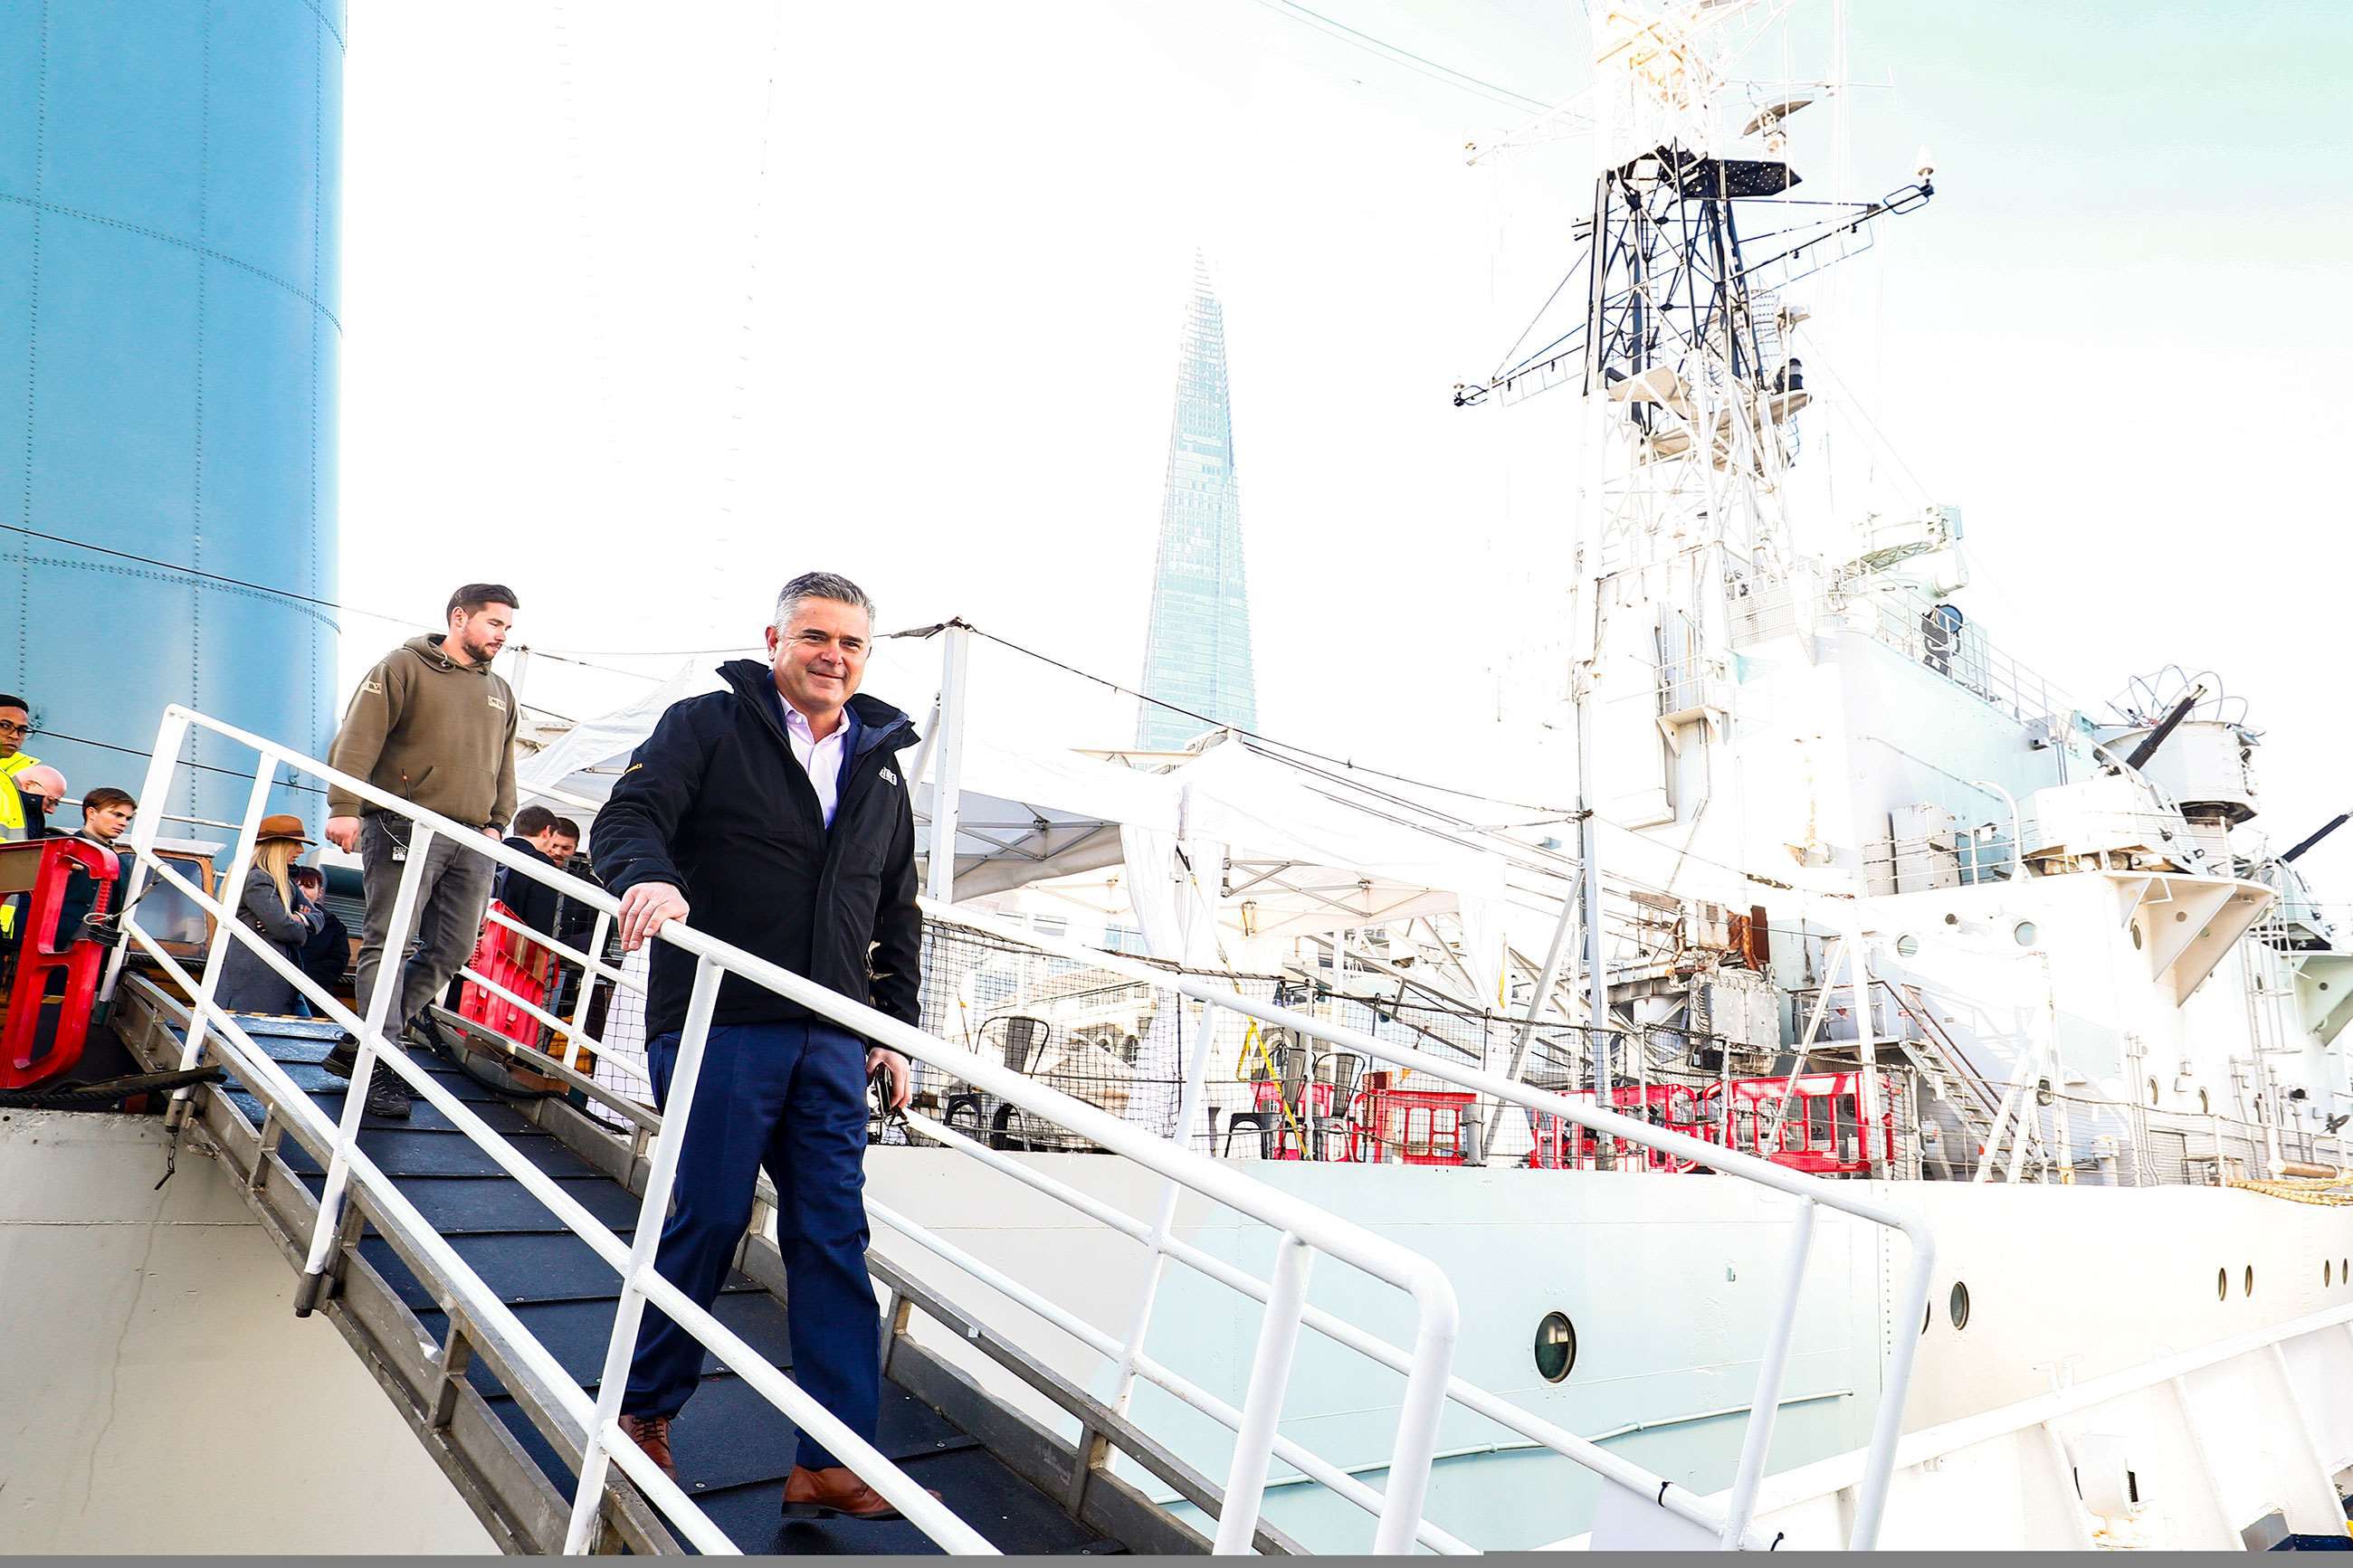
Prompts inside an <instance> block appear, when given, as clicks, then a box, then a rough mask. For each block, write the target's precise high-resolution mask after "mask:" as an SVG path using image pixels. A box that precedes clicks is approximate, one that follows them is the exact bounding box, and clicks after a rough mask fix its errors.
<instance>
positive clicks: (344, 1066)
mask: <svg viewBox="0 0 2353 1568" xmlns="http://www.w3.org/2000/svg"><path fill="white" fill-rule="evenodd" d="M319 1065H320V1066H321V1067H322V1068H326V1069H327V1071H329V1072H330V1073H332V1074H333V1075H334V1076H335V1077H337V1078H349V1077H351V1076H352V1069H353V1068H356V1067H358V1066H359V1065H360V1037H358V1036H357V1035H354V1034H353V1033H352V1032H351V1031H350V1030H349V1029H345V1030H344V1031H343V1034H342V1035H341V1036H340V1037H337V1038H336V1040H335V1048H334V1049H333V1050H332V1051H329V1052H328V1053H327V1055H326V1059H325V1060H323V1061H322V1062H321V1063H320V1064H319Z"/></svg>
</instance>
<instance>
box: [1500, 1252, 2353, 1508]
mask: <svg viewBox="0 0 2353 1568" xmlns="http://www.w3.org/2000/svg"><path fill="white" fill-rule="evenodd" d="M2226 1274H2227V1270H2226ZM2224 1283H2226V1284H2227V1283H2229V1281H2228V1280H2227V1279H2226V1280H2225V1281H2224ZM1966 1305H1967V1303H1966V1302H1965V1301H1963V1302H1960V1303H1958V1304H1957V1306H1956V1307H1955V1309H1954V1310H1955V1315H1956V1318H1958V1317H1959V1315H1960V1313H1961V1312H1962V1311H1964V1310H1966ZM2347 1331H2353V1307H2344V1306H2339V1307H2328V1308H2324V1309H2322V1310H2319V1311H2316V1312H2309V1313H2306V1314H2305V1315H2304V1316H2302V1317H2298V1318H2293V1319H2290V1320H2288V1321H2285V1322H2279V1323H2272V1324H2269V1325H2267V1326H2265V1327H2263V1328H2257V1329H2251V1330H2249V1331H2246V1332H2244V1333H2240V1334H2233V1335H2232V1336H2231V1337H2229V1338H2228V1339H2221V1340H2216V1341H2214V1342H2211V1343H2209V1344H2203V1345H2199V1346H2196V1347H2194V1348H2192V1349H2189V1350H2185V1351H2177V1352H2170V1353H2168V1354H2164V1355H2159V1356H2156V1357H2153V1358H2152V1359H2150V1360H2147V1361H2145V1362H2142V1363H2138V1364H2137V1365H2132V1366H2127V1367H2125V1368H2123V1369H2121V1370H2119V1371H2116V1372H2113V1373H2106V1374H2105V1375H2102V1376H2098V1377H2093V1378H2086V1379H2084V1380H2083V1381H2081V1382H2069V1383H2066V1384H2063V1385H2062V1386H2060V1387H2057V1388H2054V1389H2053V1390H2052V1391H2051V1392H2049V1393H2045V1394H2035V1395H2032V1396H2031V1397H2029V1398H2026V1399H2021V1400H2019V1401H2017V1402H2015V1403H2013V1404H2010V1405H1998V1406H1996V1407H1994V1408H1993V1409H1990V1410H1982V1411H1978V1412H1977V1413H1976V1414H1974V1415H1964V1416H1961V1417H1959V1418H1957V1419H1956V1420H1952V1421H1948V1422H1946V1423H1944V1424H1943V1425H1941V1426H1927V1427H1923V1428H1921V1429H1919V1430H1918V1431H1915V1432H1911V1433H1907V1434H1906V1435H1905V1437H1904V1439H1903V1441H1902V1443H1901V1444H1900V1445H1899V1447H1898V1450H1897V1453H1896V1457H1895V1458H1896V1464H1897V1467H1898V1468H1899V1471H1900V1473H1901V1474H1902V1475H1903V1476H1904V1477H1905V1478H1906V1479H1914V1480H1916V1481H1918V1482H1919V1483H1920V1485H1921V1487H1922V1490H1923V1492H1924V1493H1926V1495H1927V1496H1929V1497H1941V1496H1946V1495H1949V1494H1941V1493H1939V1492H1934V1491H1929V1490H1928V1489H1929V1488H1930V1487H1932V1486H1933V1485H1934V1482H1933V1479H1931V1478H1932V1476H1933V1473H1934V1472H1935V1471H1936V1470H1938V1469H1940V1468H1945V1467H1946V1466H1947V1463H1948V1462H1951V1461H1955V1460H1957V1461H1958V1462H1959V1467H1960V1468H1963V1469H1965V1470H1966V1469H1968V1468H1972V1467H1971V1465H1970V1460H1971V1458H1978V1460H1979V1463H1978V1466H1976V1467H1975V1468H1977V1469H1978V1472H1979V1473H1985V1472H1986V1471H1989V1470H1992V1469H1996V1468H1998V1469H1999V1470H2000V1473H2002V1474H2005V1475H2008V1474H2012V1473H2015V1474H2017V1475H2018V1476H2019V1477H2020V1480H2021V1484H2022V1483H2023V1482H2024V1478H2025V1476H2026V1475H2027V1474H2029V1473H2031V1471H2032V1470H2033V1469H2036V1468H2040V1469H2041V1470H2042V1473H2043V1475H2044V1476H2045V1478H2046V1479H2045V1483H2044V1484H2046V1485H2049V1486H2052V1487H2055V1488H2056V1489H2058V1492H2059V1494H2060V1495H2061V1496H2063V1497H2064V1498H2065V1499H2067V1500H2068V1501H2069V1502H2071V1503H2077V1504H2078V1508H2077V1509H2074V1510H2069V1526H2068V1527H2067V1528H2069V1529H2071V1530H2072V1531H2073V1537H2074V1538H2073V1539H2071V1540H2067V1541H2065V1542H2063V1544H2064V1545H2066V1546H2069V1547H2071V1548H2072V1547H2082V1546H2096V1547H2106V1548H2108V1549H2110V1550H2114V1549H2115V1548H2116V1546H2117V1545H2122V1544H2127V1543H2128V1538H2127V1539H2126V1540H2124V1541H2116V1540H2110V1539H2108V1538H2106V1536H2105V1531H2104V1532H2103V1533H2102V1534H2101V1535H2097V1536H2095V1535H2094V1534H2093V1533H2092V1527H2093V1525H2094V1523H2095V1522H2098V1523H2102V1524H2105V1523H2107V1522H2110V1521H2094V1520H2093V1519H2091V1518H2088V1517H2086V1515H2087V1513H2088V1510H2082V1509H2081V1507H2080V1500H2081V1499H2083V1498H2084V1496H2085V1495H2086V1487H2085V1479H2086V1477H2087V1475H2088V1473H2089V1469H2090V1465H2091V1463H2092V1461H2091V1460H2090V1459H2089V1458H2088V1457H2087V1456H2085V1455H2084V1453H2083V1452H2082V1449H2081V1447H2080V1445H2082V1443H2083V1442H2084V1440H2085V1439H2086V1438H2088V1437H2092V1436H2094V1435H2095V1434H2094V1431H2093V1430H2092V1429H2091V1428H2090V1423H2091V1422H2092V1421H2093V1420H2094V1419H2095V1418H2096V1419H2099V1420H2101V1421H2102V1422H2103V1423H2104V1424H2105V1425H2107V1426H2110V1427H2111V1428H2112V1429H2114V1430H2125V1431H2133V1432H2137V1433H2148V1432H2152V1431H2154V1432H2157V1433H2162V1434H2167V1435H2170V1434H2173V1433H2179V1435H2180V1436H2181V1437H2182V1438H2183V1441H2182V1442H2181V1443H2180V1445H2179V1449H2180V1451H2181V1452H2183V1453H2184V1454H2186V1455H2187V1456H2188V1457H2189V1467H2188V1469H2187V1470H2186V1471H2179V1472H2175V1473H2178V1474H2185V1475H2186V1474H2190V1473H2195V1474H2196V1475H2197V1476H2198V1478H2199V1479H2200V1480H2201V1481H2202V1482H2203V1483H2204V1485H2205V1488H2206V1489H2208V1490H2209V1491H2210V1492H2211V1494H2212V1495H2213V1496H2214V1497H2215V1498H2216V1500H2218V1501H2220V1500H2221V1493H2222V1490H2223V1483H2224V1481H2225V1479H2226V1477H2227V1476H2228V1475H2229V1474H2230V1471H2229V1470H2228V1469H2227V1468H2226V1467H2225V1464H2218V1463H2217V1448H2218V1447H2219V1446H2220V1444H2221V1442H2224V1441H2227V1440H2228V1439H2227V1437H2224V1436H2219V1435H2220V1434H2222V1433H2227V1432H2228V1431H2229V1430H2230V1427H2231V1426H2232V1424H2233V1423H2236V1422H2238V1421H2240V1420H2242V1419H2244V1418H2245V1417H2244V1411H2245V1409H2246V1406H2245V1405H2244V1403H2243V1402H2242V1401H2241V1400H2239V1399H2232V1400H2229V1401H2227V1402H2225V1401H2215V1402H2214V1403H2215V1404H2219V1405H2222V1406H2223V1408H2222V1409H2221V1410H2217V1409H2215V1408H2213V1407H2212V1406H2211V1405H2209V1406H2208V1407H2206V1408H2200V1400H2199V1398H2198V1395H2197V1394H2196V1393H2195V1392H2194V1391H2193V1387H2192V1383H2191V1380H2192V1379H2193V1378H2195V1377H2197V1376H2198V1375H2199V1374H2200V1373H2205V1372H2207V1371H2209V1369H2212V1368H2220V1367H2224V1366H2227V1365H2229V1364H2230V1363H2234V1362H2242V1361H2253V1360H2258V1359H2260V1360H2262V1361H2264V1362H2267V1363H2269V1371H2268V1373H2266V1374H2264V1375H2263V1378H2262V1379H2261V1381H2262V1382H2263V1384H2264V1385H2265V1386H2273V1387H2277V1388H2278V1389H2280V1390H2281V1391H2282V1392H2283V1393H2284V1396H2285V1399H2284V1409H2283V1410H2282V1411H2281V1414H2282V1415H2284V1416H2287V1417H2288V1418H2289V1419H2288V1421H2287V1422H2286V1423H2285V1424H2284V1427H2283V1429H2282V1434H2283V1438H2284V1441H2285V1442H2286V1443H2287V1444H2289V1445H2291V1447H2290V1448H2289V1450H2288V1452H2289V1453H2290V1454H2291V1455H2292V1456H2293V1458H2294V1460H2296V1461H2302V1462H2300V1463H2292V1464H2291V1466H2290V1468H2291V1469H2292V1470H2293V1471H2294V1472H2295V1475H2294V1479H2293V1480H2290V1479H2289V1478H2288V1477H2265V1478H2264V1485H2265V1487H2266V1488H2267V1489H2269V1488H2274V1487H2276V1488H2277V1489H2279V1490H2281V1491H2283V1492H2284V1493H2285V1494H2286V1495H2288V1496H2291V1497H2294V1498H2295V1499H2296V1502H2295V1504H2294V1506H2295V1507H2296V1508H2298V1509H2303V1510H2309V1517H2310V1518H2312V1519H2313V1520H2314V1521H2324V1520H2325V1521H2331V1522H2335V1521H2338V1520H2339V1519H2341V1516H2342V1510H2343V1501H2342V1499H2341V1498H2339V1497H2338V1495H2337V1487H2336V1486H2335V1484H2334V1482H2333V1473H2334V1472H2335V1470H2336V1468H2337V1464H2338V1462H2339V1459H2340V1458H2341V1454H2340V1451H2339V1450H2338V1448H2337V1447H2335V1446H2333V1445H2332V1444H2331V1443H2330V1442H2329V1441H2328V1440H2327V1438H2326V1437H2324V1434H2325V1433H2330V1432H2331V1428H2332V1426H2333V1423H2332V1422H2331V1421H2330V1419H2329V1413H2328V1412H2327V1410H2325V1409H2324V1408H2323V1407H2322V1406H2321V1405H2320V1404H2319V1403H2318V1401H2317V1400H2316V1399H2315V1398H2313V1397H2311V1396H2309V1395H2307V1394H2306V1392H2305V1390H2306V1389H2307V1388H2309V1387H2310V1386H2311V1383H2310V1381H2309V1374H2308V1373H2305V1372H2304V1370H2303V1369H2304V1367H2305V1366H2306V1364H2308V1363H2306V1362H2305V1360H2304V1358H2303V1357H2302V1356H2301V1355H2293V1354H2291V1353H2290V1351H2289V1347H2290V1346H2292V1345H2296V1344H2302V1343H2310V1344H2314V1345H2316V1346H2318V1345H2327V1346H2331V1347H2332V1348H2333V1347H2334V1345H2335V1344H2336V1343H2337V1342H2338V1339H2339V1336H2340V1335H2341V1334H2343V1333H2345V1332H2347ZM2323 1353H2327V1352H2323ZM2159 1385H2163V1386H2164V1387H2165V1389H2166V1391H2167V1394H2168V1397H2167V1399H2166V1400H2165V1401H2164V1405H2166V1406H2169V1407H2170V1408H2169V1410H2168V1409H2166V1408H2164V1407H2162V1406H2159V1407H2156V1408H2154V1409H2153V1408H2152V1406H2151V1405H2149V1403H2148V1402H2147V1397H2146V1396H2147V1395H2148V1394H2150V1393H2152V1392H2153V1391H2154V1390H2156V1389H2157V1388H2158V1386H2159ZM2108 1441H2109V1442H2110V1443H2111V1444H2113V1443H2114V1442H2115V1439H2114V1438H2113V1437H2111V1438H2110V1439H2109V1440H2108ZM2158 1441H2159V1439H2158V1438H2156V1437H2148V1438H2146V1439H2144V1445H2145V1446H2146V1447H2157V1446H2158ZM1997 1446H2003V1447H2010V1452H2006V1453H2005V1452H2000V1451H1999V1449H1998V1447H1997ZM1869 1464H1870V1456H1868V1455H1866V1454H1863V1453H1857V1452H1849V1453H1845V1454H1841V1455H1837V1456H1834V1457H1832V1458H1827V1459H1821V1460H1818V1461H1816V1462H1815V1463H1813V1464H1810V1465H1805V1466H1802V1467H1800V1468H1797V1469H1793V1470H1788V1471H1785V1472H1783V1473H1782V1474H1780V1475H1778V1476H1776V1477H1774V1478H1773V1482H1772V1486H1771V1489H1770V1493H1769V1495H1768V1496H1767V1499H1766V1501H1765V1505H1764V1511H1765V1512H1766V1513H1767V1516H1768V1517H1770V1518H1772V1519H1774V1520H1776V1521H1780V1522H1782V1523H1784V1524H1785V1525H1787V1526H1788V1527H1789V1528H1790V1529H1791V1530H1793V1531H1796V1532H1797V1533H1798V1535H1799V1550H1816V1549H1819V1545H1820V1542H1815V1541H1810V1540H1807V1539H1806V1537H1807V1536H1808V1535H1810V1534H1811V1527H1813V1526H1814V1525H1816V1524H1817V1522H1819V1523H1820V1526H1821V1527H1822V1540H1823V1542H1826V1541H1827V1540H1828V1539H1829V1538H1830V1535H1831V1531H1833V1530H1834V1529H1835V1528H1836V1521H1837V1517H1838V1514H1839V1511H1840V1507H1841V1503H1842V1502H1843V1500H1844V1496H1845V1494H1846V1492H1847V1491H1848V1490H1849V1489H1851V1488H1853V1487H1855V1486H1856V1485H1857V1484H1858V1482H1859V1478H1860V1476H1861V1475H1862V1472H1863V1471H1865V1470H1866V1469H1867V1468H1868V1466H1869ZM2116 1469H2117V1471H2118V1472H2119V1473H2118V1474H2117V1475H2116V1480H2117V1481H2118V1482H2123V1483H2125V1485H2126V1486H2127V1487H2129V1486H2130V1485H2131V1484H2132V1483H2130V1482H2128V1481H2126V1477H2125V1476H2124V1474H2123V1473H2122V1471H2123V1466H2122V1465H2121V1464H2119V1465H2118V1466H2116ZM2102 1479H2104V1480H2105V1479H2107V1478H2105V1477H2103V1478H2102ZM2126 1496H2128V1497H2129V1498H2130V1500H2131V1503H2132V1505H2133V1507H2132V1510H2131V1511H2132V1512H2136V1513H2137V1512H2138V1511H2139V1509H2140V1506H2141V1502H2140V1497H2139V1495H2138V1494H2137V1493H2136V1492H2127V1493H2126ZM2122 1500H2123V1499H2121V1498H2120V1499H2119V1501H2122ZM2159 1506H2160V1507H2161V1506H2162V1505H2159ZM1930 1507H1931V1509H1932V1510H1933V1509H1934V1508H1935V1507H1936V1505H1935V1504H1933V1503H1932V1504H1930ZM2251 1511H2252V1510H2251ZM2124 1517H2129V1514H2126V1515H2125V1516H2124ZM1585 1544H1587V1542H1586V1540H1585V1539H1584V1538H1579V1537H1571V1538H1569V1539H1567V1540H1563V1541H1556V1542H1550V1543H1549V1544H1548V1546H1547V1547H1546V1550H1559V1551H1566V1550H1574V1549H1576V1548H1577V1547H1579V1546H1581V1545H1585ZM2001 1544H2002V1545H2004V1546H2008V1547H2029V1546H2036V1545H2051V1544H2062V1543H2061V1542H2033V1541H2010V1542H2002V1543H2001Z"/></svg>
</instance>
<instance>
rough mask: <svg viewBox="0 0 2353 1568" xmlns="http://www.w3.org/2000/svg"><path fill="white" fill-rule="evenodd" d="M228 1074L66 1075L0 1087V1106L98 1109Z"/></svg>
mask: <svg viewBox="0 0 2353 1568" xmlns="http://www.w3.org/2000/svg"><path fill="white" fill-rule="evenodd" d="M227 1077H228V1075H227V1073H225V1072H223V1071H221V1069H220V1068H209V1067H208V1068H189V1069H187V1070H186V1071H185V1072H181V1071H173V1072H151V1073H142V1074H139V1075H137V1076H134V1077H132V1078H111V1079H105V1080H104V1081H103V1082H100V1083H82V1082H79V1081H78V1080H76V1079H67V1080H66V1081H65V1082H63V1083H55V1084H51V1085H49V1086H48V1087H47V1088H45V1089H0V1107H5V1108H7V1109H8V1110H103V1109H104V1108H105V1107H107V1106H110V1105H112V1104H114V1103H116V1102H117V1101H118V1100H127V1099H129V1098H130V1097H131V1096H132V1095H134V1094H166V1093H169V1092H170V1091H172V1090H173V1089H187V1088H193V1087H195V1085H197V1084H205V1083H219V1082H221V1081H223V1080H224V1079H227Z"/></svg>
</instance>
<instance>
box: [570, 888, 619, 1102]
mask: <svg viewBox="0 0 2353 1568" xmlns="http://www.w3.org/2000/svg"><path fill="white" fill-rule="evenodd" d="M612 929H613V917H612V916H611V915H608V914H607V913H606V912H605V911H604V910H597V911H596V930H594V931H590V932H589V933H588V945H587V946H586V947H584V948H582V949H581V950H580V951H581V952H585V953H586V954H587V955H588V956H589V958H590V959H592V960H594V961H595V962H594V963H584V964H582V965H581V966H580V994H579V995H577V996H575V997H574V998H573V1000H572V1027H571V1029H570V1030H568V1031H567V1032H566V1033H565V1044H566V1045H568V1046H570V1047H571V1049H570V1050H569V1051H567V1052H566V1053H565V1058H564V1065H565V1066H566V1067H568V1068H571V1069H572V1070H573V1071H574V1072H578V1071H579V1070H580V1031H581V1030H583V1029H585V1028H586V1027H587V1026H588V999H589V998H590V997H591V996H593V995H595V994H596V981H597V978H598V976H597V973H596V964H597V963H603V962H604V959H605V937H606V935H607V932H609V931H611V930H612ZM615 989H618V987H617V986H616V987H615Z"/></svg>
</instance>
